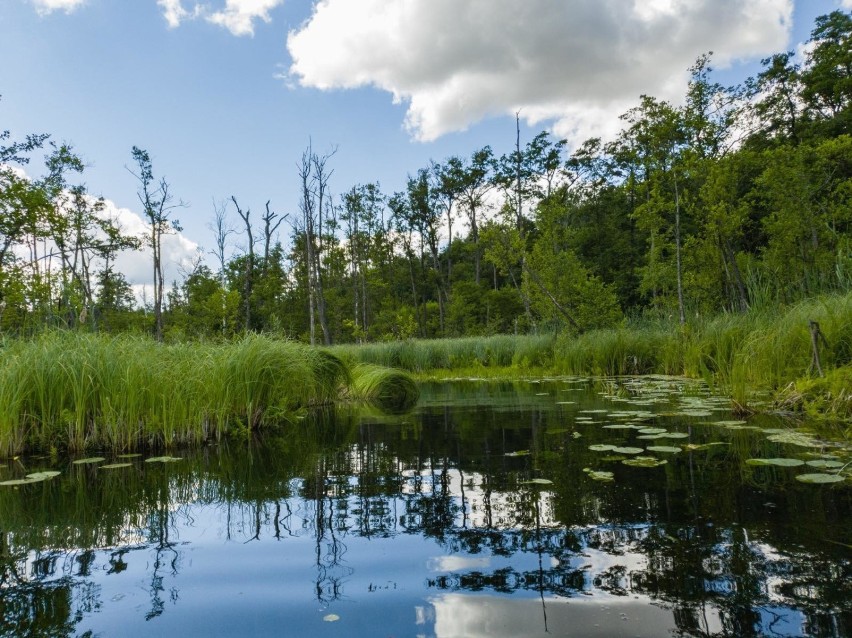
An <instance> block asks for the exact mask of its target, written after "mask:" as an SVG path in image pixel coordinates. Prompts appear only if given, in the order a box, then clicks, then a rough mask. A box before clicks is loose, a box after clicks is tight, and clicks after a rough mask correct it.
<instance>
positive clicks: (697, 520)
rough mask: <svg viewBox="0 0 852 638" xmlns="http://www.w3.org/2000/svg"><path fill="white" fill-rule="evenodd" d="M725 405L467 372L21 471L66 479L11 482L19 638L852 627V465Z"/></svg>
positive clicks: (2, 592)
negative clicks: (253, 423)
mask: <svg viewBox="0 0 852 638" xmlns="http://www.w3.org/2000/svg"><path fill="white" fill-rule="evenodd" d="M726 404H727V403H726V402H725V401H724V400H721V399H714V398H712V397H709V396H708V393H707V392H706V391H705V390H704V389H703V388H702V387H701V386H699V385H694V384H691V383H687V382H685V381H683V380H679V379H666V378H652V379H644V380H641V381H640V380H632V379H609V380H606V379H604V380H590V379H549V380H547V379H542V380H525V381H515V382H487V381H476V380H467V381H455V382H446V383H433V384H425V385H424V386H423V392H422V396H421V400H420V403H419V405H418V406H417V408H416V409H415V410H414V411H413V412H411V413H410V414H406V415H398V416H388V415H381V414H378V413H373V412H371V411H370V410H356V409H353V408H338V409H335V410H327V411H322V412H317V413H315V414H310V415H308V416H307V417H306V418H305V419H304V420H302V421H300V422H299V423H297V424H296V425H291V426H287V427H286V429H285V430H284V431H283V433H282V434H281V435H280V436H266V437H265V438H264V439H263V440H253V441H245V442H241V441H230V442H228V443H227V444H225V443H223V444H220V445H216V446H208V447H205V448H202V449H200V450H196V451H191V452H178V453H175V455H176V456H178V457H181V459H180V460H174V461H167V460H166V461H163V460H160V461H156V460H155V461H154V462H146V458H145V457H143V456H138V457H125V458H116V457H114V456H110V455H104V456H105V457H106V458H105V460H104V461H92V462H90V463H77V464H74V463H72V462H71V460H66V461H61V460H57V459H50V458H22V459H17V460H10V461H8V462H3V463H0V467H2V468H3V469H0V481H3V482H5V481H9V480H15V479H18V478H23V477H25V476H26V475H27V474H32V473H34V472H39V471H47V470H53V471H60V472H61V474H59V475H58V476H56V477H53V478H47V480H43V481H40V482H33V483H25V484H23V485H17V486H15V485H4V486H0V564H2V573H0V611H1V612H2V620H0V623H2V624H0V635H2V636H66V635H67V636H82V635H88V636H151V635H158V636H159V635H161V636H243V635H252V636H371V637H372V636H378V637H390V636H397V637H399V636H418V637H420V636H424V637H431V636H435V637H442V638H447V637H454V636H464V637H477V636H483V637H484V636H488V637H501V636H545V635H547V636H563V635H571V636H849V635H852V516H850V515H851V514H852V480H850V479H849V478H848V476H847V472H848V471H849V467H843V466H844V464H845V463H847V462H849V461H850V460H852V457H850V451H849V450H848V449H846V448H844V447H843V446H840V445H837V444H830V443H826V442H823V441H820V440H819V439H817V438H813V437H808V436H790V434H789V432H788V431H787V428H789V425H787V424H784V423H782V422H780V421H777V420H772V419H770V418H768V417H753V418H751V419H749V420H748V421H747V422H743V421H739V420H738V419H737V418H735V417H733V416H731V415H730V414H729V413H727V412H726V409H725V408H726ZM643 430H645V431H644V432H643ZM647 437H654V438H647ZM649 448H654V449H651V450H650V451H649ZM755 459H759V460H755ZM777 459H783V460H781V461H778V460H777ZM78 460H79V459H78ZM625 461H627V463H625ZM112 465H119V466H118V467H107V466H112ZM814 474H815V475H818V476H819V475H822V476H829V477H831V478H829V479H819V478H817V479H816V480H829V481H838V482H836V483H826V484H813V483H807V482H803V481H802V480H801V478H802V476H803V475H814ZM797 477H798V478H797ZM42 478H43V477H42Z"/></svg>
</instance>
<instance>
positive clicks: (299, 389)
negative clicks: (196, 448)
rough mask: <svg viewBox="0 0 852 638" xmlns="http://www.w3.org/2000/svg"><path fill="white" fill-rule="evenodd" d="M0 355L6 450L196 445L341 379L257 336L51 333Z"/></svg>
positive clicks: (314, 359) (338, 368)
mask: <svg viewBox="0 0 852 638" xmlns="http://www.w3.org/2000/svg"><path fill="white" fill-rule="evenodd" d="M0 356H2V359H3V366H2V368H0V455H4V456H12V455H15V454H19V453H21V452H23V451H25V450H27V449H51V448H67V449H69V450H83V449H85V448H91V447H103V448H108V449H112V450H117V451H122V450H128V449H133V448H135V447H137V446H139V445H143V446H150V447H166V448H168V447H172V446H175V445H181V444H192V443H196V444H197V443H200V442H202V441H204V440H207V439H211V438H220V437H222V436H223V435H225V434H228V433H229V432H233V431H246V430H252V429H257V428H260V427H261V426H263V425H265V424H268V423H270V422H273V421H278V420H281V419H286V418H288V417H290V416H292V415H293V414H294V413H295V412H296V411H297V410H299V409H302V408H305V407H309V406H311V405H316V404H321V403H328V402H330V401H333V400H335V399H336V398H338V397H339V395H340V390H341V388H342V387H344V386H345V385H346V384H347V383H348V381H349V374H348V369H347V367H346V366H345V364H344V363H343V362H342V361H341V360H340V359H339V358H337V357H335V356H334V355H333V354H330V353H328V352H322V351H318V350H316V349H312V348H309V347H307V346H304V345H300V344H297V343H293V342H290V341H285V340H279V339H271V338H267V337H261V336H256V335H253V336H248V337H246V338H244V339H241V340H239V341H236V342H234V343H228V344H203V343H195V344H186V343H184V344H174V345H164V344H160V343H156V342H154V341H151V340H150V339H147V338H143V337H130V336H122V337H105V336H99V335H91V334H80V333H70V332H56V333H48V334H45V335H42V336H40V337H38V338H36V339H34V340H31V341H15V342H7V343H6V344H5V347H4V348H3V349H2V353H0Z"/></svg>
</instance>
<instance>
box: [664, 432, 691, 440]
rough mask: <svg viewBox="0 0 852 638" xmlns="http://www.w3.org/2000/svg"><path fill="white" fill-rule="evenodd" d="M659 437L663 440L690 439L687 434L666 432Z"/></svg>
mask: <svg viewBox="0 0 852 638" xmlns="http://www.w3.org/2000/svg"><path fill="white" fill-rule="evenodd" d="M657 437H658V438H661V439H688V438H689V435H688V434H687V433H686V432H666V433H665V434H658V435H657Z"/></svg>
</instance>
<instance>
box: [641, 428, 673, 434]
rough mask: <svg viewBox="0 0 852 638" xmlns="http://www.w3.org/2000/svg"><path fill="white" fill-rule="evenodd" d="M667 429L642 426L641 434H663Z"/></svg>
mask: <svg viewBox="0 0 852 638" xmlns="http://www.w3.org/2000/svg"><path fill="white" fill-rule="evenodd" d="M666 431H667V430H666V428H642V429H641V430H639V434H663V433H664V432H666Z"/></svg>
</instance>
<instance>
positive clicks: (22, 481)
mask: <svg viewBox="0 0 852 638" xmlns="http://www.w3.org/2000/svg"><path fill="white" fill-rule="evenodd" d="M30 483H38V481H34V480H32V479H12V480H11V481H0V485H8V486H10V487H11V486H13V485H29V484H30Z"/></svg>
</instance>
